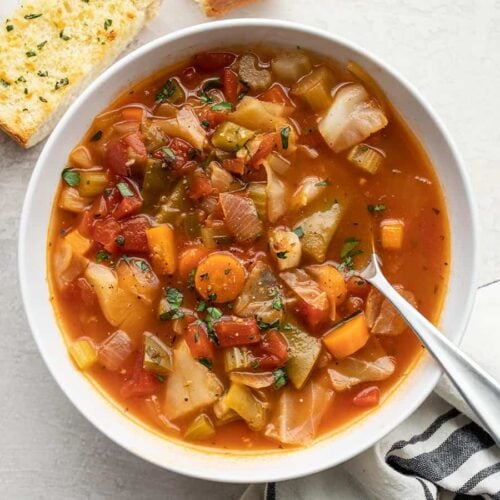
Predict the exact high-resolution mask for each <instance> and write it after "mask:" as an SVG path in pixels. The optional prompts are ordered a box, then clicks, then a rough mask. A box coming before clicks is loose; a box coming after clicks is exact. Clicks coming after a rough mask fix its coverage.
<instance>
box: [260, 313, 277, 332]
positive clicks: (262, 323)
mask: <svg viewBox="0 0 500 500" xmlns="http://www.w3.org/2000/svg"><path fill="white" fill-rule="evenodd" d="M255 319H256V321H257V326H258V327H259V329H260V330H273V329H274V328H279V326H280V322H279V320H276V321H273V322H272V323H266V322H265V321H262V320H261V319H260V318H259V317H257V316H256V317H255Z"/></svg>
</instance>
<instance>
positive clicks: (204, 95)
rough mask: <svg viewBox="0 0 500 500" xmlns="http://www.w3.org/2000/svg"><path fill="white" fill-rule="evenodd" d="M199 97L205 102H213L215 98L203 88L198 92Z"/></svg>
mask: <svg viewBox="0 0 500 500" xmlns="http://www.w3.org/2000/svg"><path fill="white" fill-rule="evenodd" d="M198 97H199V98H200V101H201V102H202V103H203V104H211V103H212V102H214V100H213V99H212V98H211V97H210V96H209V95H208V94H207V93H206V92H204V91H203V90H200V91H199V92H198Z"/></svg>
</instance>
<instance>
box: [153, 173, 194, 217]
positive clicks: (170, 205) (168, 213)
mask: <svg viewBox="0 0 500 500" xmlns="http://www.w3.org/2000/svg"><path fill="white" fill-rule="evenodd" d="M186 182H187V181H186V180H185V179H180V180H179V181H178V182H177V184H176V185H175V187H174V189H173V190H172V192H171V193H170V195H169V196H168V197H167V198H166V200H165V201H163V203H161V205H160V209H159V210H158V213H157V214H156V217H155V219H156V222H158V223H159V224H164V223H166V222H170V223H172V224H175V223H176V222H177V220H178V218H179V216H180V215H181V214H182V213H184V212H187V211H188V210H189V209H190V208H191V202H190V201H189V198H188V196H187V192H186V191H187V190H186Z"/></svg>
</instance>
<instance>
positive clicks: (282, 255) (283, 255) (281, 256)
mask: <svg viewBox="0 0 500 500" xmlns="http://www.w3.org/2000/svg"><path fill="white" fill-rule="evenodd" d="M287 253H288V250H284V251H282V252H276V257H278V259H286V254H287Z"/></svg>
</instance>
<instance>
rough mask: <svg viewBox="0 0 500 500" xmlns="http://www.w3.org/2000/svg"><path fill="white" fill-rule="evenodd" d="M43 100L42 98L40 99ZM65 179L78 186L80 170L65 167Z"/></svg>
mask: <svg viewBox="0 0 500 500" xmlns="http://www.w3.org/2000/svg"><path fill="white" fill-rule="evenodd" d="M40 100H41V99H40ZM62 178H63V181H64V182H65V183H66V184H67V185H68V186H71V187H74V186H78V184H80V172H77V171H76V170H72V169H71V168H65V169H64V170H63V171H62Z"/></svg>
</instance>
